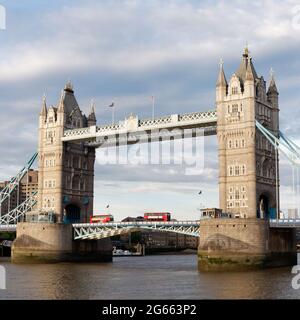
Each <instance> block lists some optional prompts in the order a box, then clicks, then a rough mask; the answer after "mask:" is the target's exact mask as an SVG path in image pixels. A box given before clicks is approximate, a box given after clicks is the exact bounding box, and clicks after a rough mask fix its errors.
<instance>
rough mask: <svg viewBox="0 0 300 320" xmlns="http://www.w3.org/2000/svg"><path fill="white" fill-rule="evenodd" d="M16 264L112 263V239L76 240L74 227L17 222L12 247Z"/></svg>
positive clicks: (58, 224)
mask: <svg viewBox="0 0 300 320" xmlns="http://www.w3.org/2000/svg"><path fill="white" fill-rule="evenodd" d="M11 255H12V262H14V263H52V262H68V261H72V262H86V261H89V262H106V261H107V262H110V261H112V245H111V242H110V239H103V240H79V241H78V240H76V241H74V240H73V230H72V225H70V224H62V223H55V224H54V223H53V224H50V223H28V222H23V223H18V225H17V238H16V240H15V241H14V242H13V245H12V253H11Z"/></svg>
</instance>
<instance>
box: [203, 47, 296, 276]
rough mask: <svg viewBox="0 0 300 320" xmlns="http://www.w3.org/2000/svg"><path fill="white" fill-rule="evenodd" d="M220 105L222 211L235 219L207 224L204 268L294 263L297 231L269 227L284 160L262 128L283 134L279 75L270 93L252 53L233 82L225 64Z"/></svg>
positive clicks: (219, 90) (245, 57)
mask: <svg viewBox="0 0 300 320" xmlns="http://www.w3.org/2000/svg"><path fill="white" fill-rule="evenodd" d="M216 105H217V137H218V144H219V199H220V208H221V209H222V210H223V212H225V213H229V214H230V215H231V216H232V217H233V218H232V219H210V220H206V221H205V220H203V221H201V224H200V244H199V249H198V256H199V269H200V270H232V269H245V268H246V269H248V268H261V267H270V266H275V265H276V266H282V265H291V264H294V263H296V244H295V232H294V231H293V230H287V229H286V230H284V229H283V230H278V229H277V230H273V229H270V228H269V223H268V219H269V218H276V216H277V215H278V212H279V183H278V179H276V178H277V177H278V173H279V171H278V167H279V166H278V157H277V155H276V153H275V150H274V147H273V146H271V144H270V143H269V142H268V141H267V139H266V138H265V137H264V136H263V135H262V134H261V133H260V132H259V131H258V130H257V128H256V120H258V121H259V122H260V123H261V124H262V125H263V126H265V127H266V128H267V129H268V130H269V131H271V132H272V133H273V134H274V135H275V136H278V135H279V108H278V91H277V88H276V84H275V80H274V77H273V75H272V76H271V81H270V85H269V88H268V90H266V82H265V80H264V78H263V77H259V76H258V75H257V73H256V71H255V68H254V66H253V63H252V59H251V57H250V56H249V52H248V49H247V48H246V49H245V51H244V54H243V57H242V61H241V64H240V66H239V68H238V70H237V71H236V72H235V73H234V74H233V76H232V77H231V79H230V82H229V83H227V81H226V78H225V73H224V71H223V65H222V64H221V67H220V72H219V76H218V80H217V85H216ZM276 195H277V196H276Z"/></svg>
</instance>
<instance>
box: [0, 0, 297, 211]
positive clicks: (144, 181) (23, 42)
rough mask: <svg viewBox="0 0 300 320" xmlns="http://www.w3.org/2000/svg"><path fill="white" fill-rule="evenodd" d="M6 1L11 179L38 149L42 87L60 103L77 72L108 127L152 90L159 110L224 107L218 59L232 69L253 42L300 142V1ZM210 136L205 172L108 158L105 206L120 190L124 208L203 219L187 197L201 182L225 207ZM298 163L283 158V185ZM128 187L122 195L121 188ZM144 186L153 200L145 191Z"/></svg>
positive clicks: (0, 69)
mask: <svg viewBox="0 0 300 320" xmlns="http://www.w3.org/2000/svg"><path fill="white" fill-rule="evenodd" d="M3 2H4V5H5V6H6V9H7V26H8V28H7V30H6V31H3V32H1V33H0V40H1V52H0V110H1V111H2V112H1V120H0V121H1V122H0V136H1V140H0V152H1V155H2V157H1V161H0V167H2V168H5V170H4V169H1V170H0V177H2V178H4V177H6V176H7V178H9V176H11V175H13V174H14V173H15V172H16V171H17V168H18V167H21V166H22V165H23V164H24V163H25V162H26V161H27V159H29V157H30V155H31V153H33V152H34V151H35V150H36V147H37V126H38V112H39V109H40V101H41V96H42V95H43V93H44V92H46V94H47V102H48V104H56V103H57V101H58V98H59V95H60V90H61V89H62V87H63V85H64V83H65V82H66V81H67V80H68V78H71V80H72V81H73V82H74V85H75V92H76V96H77V98H78V101H79V103H80V105H81V106H82V109H83V110H84V111H85V112H87V111H88V109H89V104H90V99H91V98H95V101H96V104H97V117H98V122H99V123H100V124H105V123H109V122H111V112H110V110H109V109H108V108H107V105H108V104H109V103H111V101H115V102H116V118H117V120H123V119H124V118H125V116H126V115H128V114H129V113H131V112H133V113H136V114H138V115H139V117H140V118H149V117H150V116H151V102H150V100H149V97H150V96H151V95H153V94H154V95H155V97H156V106H155V113H156V115H166V114H173V113H187V112H194V111H200V110H203V111H204V110H208V109H213V108H214V105H215V101H214V99H215V92H214V90H215V80H216V74H217V69H218V60H219V58H220V57H223V58H224V60H225V71H226V76H227V78H229V77H230V76H231V74H232V73H233V72H234V71H235V69H236V68H237V66H238V64H239V60H240V56H241V51H242V49H243V46H244V45H245V43H246V41H248V43H249V47H250V51H251V54H252V55H253V60H254V63H255V66H256V70H257V72H258V73H259V74H263V75H264V76H265V78H266V79H267V78H268V70H269V68H270V67H271V66H272V67H273V68H274V69H275V71H276V81H277V84H278V88H279V91H280V107H281V127H282V129H283V130H284V131H286V132H287V133H288V134H289V135H291V136H292V137H293V138H294V139H298V140H299V139H300V136H299V121H298V118H299V116H300V114H299V110H300V109H299V103H300V95H299V90H298V87H299V83H300V81H299V77H298V74H299V71H300V64H299V59H298V51H299V46H300V37H299V34H300V30H298V29H297V28H295V25H293V21H294V18H295V12H294V11H293V8H294V7H295V6H296V5H297V2H298V1H284V2H283V1H276V0H273V1H271V0H266V1H251V2H245V1H238V0H237V1H230V2H229V1H213V2H211V1H201V2H199V1H196V0H195V1H192V0H186V1H183V0H172V1H171V0H166V1H159V0H149V1H138V0H125V1H110V0H105V1H96V0H87V1H84V2H82V1H72V5H70V2H69V1H66V0H62V1H59V2H54V1H52V2H51V1H43V5H41V3H38V2H36V1H28V2H27V3H26V10H25V7H24V4H22V2H11V1H9V2H7V4H6V3H5V1H3ZM291 114H292V115H293V116H291ZM206 141H207V143H206V146H205V174H203V175H200V176H189V177H187V176H186V175H184V167H180V166H169V167H166V166H150V167H148V166H99V165H97V166H96V186H99V188H96V194H95V195H96V210H100V209H101V208H102V207H101V206H102V203H105V202H106V201H107V198H110V197H112V198H114V199H115V203H118V214H120V215H122V214H123V215H125V214H127V215H130V214H131V210H132V208H133V205H132V206H130V202H132V203H133V204H134V205H135V206H137V207H140V208H145V209H151V208H152V209H158V208H159V207H164V206H167V207H168V206H173V205H172V203H173V202H174V203H176V205H174V206H173V209H174V212H176V214H178V215H180V214H182V215H190V216H193V214H196V213H195V212H196V208H197V206H199V201H198V199H197V200H196V199H194V198H186V197H185V195H186V194H189V192H194V190H196V189H197V188H199V187H200V188H202V186H204V187H205V189H206V190H210V191H211V192H210V194H209V195H208V193H206V195H205V193H204V196H203V197H205V198H206V199H207V204H214V205H217V202H218V194H217V193H218V186H217V180H218V162H217V141H216V138H215V137H209V138H206ZM12 146H13V147H12ZM288 170H289V167H288V165H286V164H285V163H283V164H282V173H283V174H282V183H283V186H284V188H288V185H289V183H290V181H289V179H286V178H285V173H288ZM134 184H136V186H134ZM168 189H169V190H168ZM126 190H129V192H126ZM180 190H181V191H180ZM285 190H287V189H285ZM124 192H125V195H124V198H122V199H121V200H120V199H119V200H118V197H117V196H116V194H117V195H118V194H119V193H124ZM141 194H149V195H151V200H150V199H148V198H147V197H146V196H143V197H140V198H138V199H136V198H137V197H139V196H137V195H141ZM180 201H181V202H182V203H183V204H184V205H183V204H181V203H180ZM197 201H198V202H197ZM184 206H185V207H184ZM130 208H131V209H130ZM134 210H135V209H134ZM141 210H142V209H141ZM183 211H185V212H183Z"/></svg>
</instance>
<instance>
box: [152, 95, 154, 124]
mask: <svg viewBox="0 0 300 320" xmlns="http://www.w3.org/2000/svg"><path fill="white" fill-rule="evenodd" d="M152 120H154V96H152Z"/></svg>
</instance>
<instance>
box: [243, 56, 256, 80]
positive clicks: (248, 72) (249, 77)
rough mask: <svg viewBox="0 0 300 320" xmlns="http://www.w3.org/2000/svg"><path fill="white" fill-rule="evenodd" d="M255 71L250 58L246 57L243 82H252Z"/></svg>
mask: <svg viewBox="0 0 300 320" xmlns="http://www.w3.org/2000/svg"><path fill="white" fill-rule="evenodd" d="M253 72H255V70H254V68H253V65H252V62H251V58H250V57H249V56H247V67H246V74H245V81H254V78H255V76H254V73H253Z"/></svg>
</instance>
